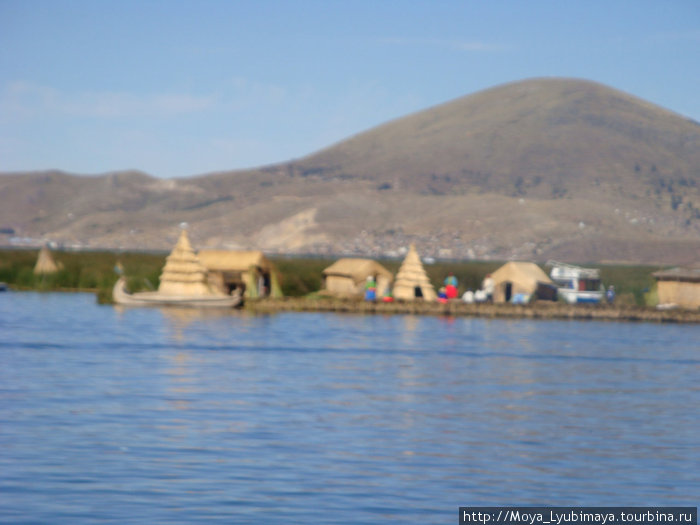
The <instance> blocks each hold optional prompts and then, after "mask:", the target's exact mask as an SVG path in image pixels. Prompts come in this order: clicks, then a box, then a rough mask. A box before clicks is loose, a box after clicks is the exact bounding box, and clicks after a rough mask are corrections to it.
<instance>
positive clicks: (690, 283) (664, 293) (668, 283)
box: [652, 265, 700, 308]
mask: <svg viewBox="0 0 700 525" xmlns="http://www.w3.org/2000/svg"><path fill="white" fill-rule="evenodd" d="M652 275H653V276H654V277H655V278H656V285H657V290H658V294H659V304H663V305H677V306H680V307H682V308H698V307H700V265H697V266H693V267H690V268H672V269H670V270H663V271H660V272H655V273H654V274H652Z"/></svg>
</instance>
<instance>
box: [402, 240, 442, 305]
mask: <svg viewBox="0 0 700 525" xmlns="http://www.w3.org/2000/svg"><path fill="white" fill-rule="evenodd" d="M416 287H420V289H421V291H422V293H423V298H424V299H425V300H427V301H434V300H435V299H437V294H436V293H435V288H433V285H432V283H431V282H430V279H429V278H428V274H427V273H426V272H425V268H423V263H422V262H421V260H420V256H419V255H418V252H417V251H416V247H415V245H413V244H411V247H410V248H409V250H408V253H407V254H406V258H405V259H404V260H403V262H402V263H401V267H400V268H399V273H398V274H396V282H395V283H394V297H396V298H397V299H404V298H405V299H408V298H413V297H414V289H415V288H416Z"/></svg>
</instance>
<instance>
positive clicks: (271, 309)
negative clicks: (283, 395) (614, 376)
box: [244, 297, 700, 323]
mask: <svg viewBox="0 0 700 525" xmlns="http://www.w3.org/2000/svg"><path fill="white" fill-rule="evenodd" d="M244 309H245V310H247V311H249V312H252V313H257V314H271V313H278V312H335V313H347V314H382V315H395V314H404V315H405V314H410V315H434V316H454V317H479V318H486V319H551V320H555V319H560V320H577V321H638V322H642V321H643V322H655V323H700V311H698V310H684V309H669V310H659V309H656V308H650V307H642V306H614V305H613V306H611V305H604V304H600V305H571V304H564V303H552V302H546V301H543V302H535V303H532V304H526V305H516V304H509V303H500V304H497V303H471V304H468V303H465V302H463V301H460V300H453V301H448V302H446V303H440V302H434V301H394V302H390V303H387V302H381V301H377V302H373V301H363V300H358V299H351V298H347V299H340V298H310V297H284V298H279V299H271V298H266V299H255V300H249V301H246V303H245V305H244Z"/></svg>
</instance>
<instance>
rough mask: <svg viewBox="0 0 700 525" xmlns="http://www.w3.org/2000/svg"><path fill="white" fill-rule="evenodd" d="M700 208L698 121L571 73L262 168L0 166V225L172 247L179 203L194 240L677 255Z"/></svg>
mask: <svg viewBox="0 0 700 525" xmlns="http://www.w3.org/2000/svg"><path fill="white" fill-rule="evenodd" d="M699 209H700V126H698V124H697V123H694V122H692V121H689V120H688V119H684V118H682V117H680V116H678V115H676V114H673V113H671V112H669V111H666V110H664V109H662V108H659V107H656V106H653V105H651V104H649V103H647V102H644V101H641V100H639V99H636V98H634V97H632V96H629V95H627V94H624V93H621V92H619V91H615V90H613V89H610V88H608V87H605V86H602V85H599V84H595V83H591V82H587V81H580V80H569V79H536V80H528V81H523V82H518V83H513V84H508V85H504V86H499V87H496V88H493V89H490V90H487V91H483V92H480V93H476V94H474V95H470V96H467V97H463V98H460V99H458V100H455V101H452V102H448V103H446V104H443V105H441V106H438V107H435V108H431V109H428V110H425V111H422V112H419V113H416V114H414V115H409V116H407V117H405V118H402V119H398V120H396V121H393V122H389V123H387V124H384V125H382V126H379V127H377V128H374V129H372V130H369V131H367V132H365V133H362V134H359V135H357V136H355V137H352V138H350V139H348V140H346V141H343V142H341V143H339V144H336V145H334V146H332V147H330V148H327V149H325V150H323V151H320V152H318V153H316V154H313V155H310V156H308V157H306V158H303V159H301V160H298V161H293V162H289V163H285V164H280V165H275V166H270V167H267V168H262V169H258V170H246V171H236V172H221V173H217V174H210V175H206V176H200V177H194V178H190V179H181V180H158V179H153V178H151V177H148V176H147V175H144V174H141V173H138V172H125V173H118V174H108V175H102V176H96V177H77V176H71V175H67V174H63V173H60V172H50V173H41V174H15V175H9V174H6V175H3V176H0V228H5V229H7V228H12V229H14V230H15V232H16V234H17V235H20V236H29V237H33V238H46V239H51V240H55V241H58V242H66V243H82V244H89V245H90V246H108V247H130V248H133V247H138V248H168V247H169V246H170V244H171V243H172V242H174V240H175V237H176V235H177V224H179V223H180V222H181V221H186V222H189V223H190V225H191V236H192V239H193V242H194V243H195V244H196V245H197V246H199V247H203V246H245V247H260V248H263V249H266V250H270V251H280V252H294V251H297V252H317V253H343V252H351V253H358V254H359V253H365V254H372V255H376V254H382V253H385V254H386V253H389V254H391V253H399V249H400V248H401V247H405V246H406V245H407V243H408V242H416V243H417V244H418V247H419V249H420V250H421V251H422V253H423V254H424V255H433V256H445V257H459V258H464V257H480V258H483V257H498V258H508V257H514V258H521V259H535V260H542V259H546V258H549V257H555V258H561V259H568V260H573V261H599V260H617V261H620V260H623V261H639V262H664V263H668V264H684V263H686V262H689V261H693V260H698V259H700V211H699ZM6 237H7V238H6V239H5V240H7V239H8V238H9V236H6ZM2 241H3V238H2V237H0V242H2Z"/></svg>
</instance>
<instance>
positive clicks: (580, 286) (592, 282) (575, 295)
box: [546, 261, 605, 304]
mask: <svg viewBox="0 0 700 525" xmlns="http://www.w3.org/2000/svg"><path fill="white" fill-rule="evenodd" d="M546 266H551V267H552V271H551V272H550V274H549V276H550V277H551V278H552V281H554V284H556V285H557V295H558V296H559V297H561V298H563V299H564V300H565V301H566V302H567V303H569V304H578V303H594V304H595V303H600V302H601V301H602V299H603V295H604V294H605V290H604V288H603V287H602V285H601V283H600V270H598V269H597V268H582V267H580V266H574V265H573V264H567V263H562V262H557V261H548V262H547V264H546Z"/></svg>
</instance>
